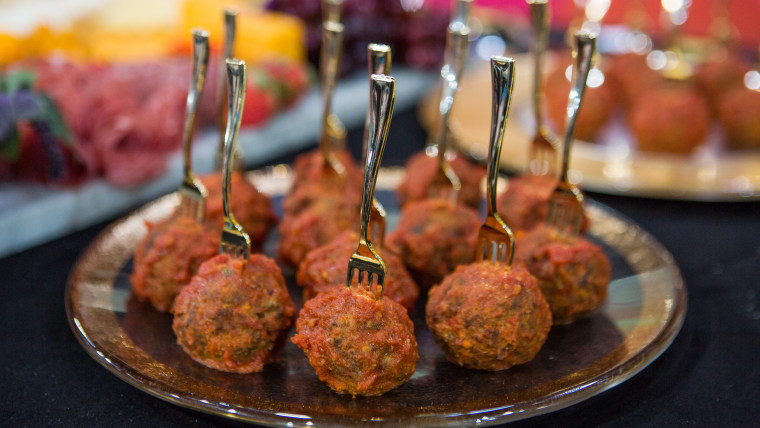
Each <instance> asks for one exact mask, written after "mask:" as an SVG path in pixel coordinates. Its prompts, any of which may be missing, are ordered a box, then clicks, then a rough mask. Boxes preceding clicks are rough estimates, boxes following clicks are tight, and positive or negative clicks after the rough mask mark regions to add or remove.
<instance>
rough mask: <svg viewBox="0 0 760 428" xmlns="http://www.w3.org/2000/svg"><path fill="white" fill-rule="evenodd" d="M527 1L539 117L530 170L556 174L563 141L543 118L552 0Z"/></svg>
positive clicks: (531, 151)
mask: <svg viewBox="0 0 760 428" xmlns="http://www.w3.org/2000/svg"><path fill="white" fill-rule="evenodd" d="M527 1H528V5H529V6H530V24H531V29H532V32H533V116H534V118H535V120H536V133H535V134H534V135H533V141H532V142H531V145H530V150H529V152H528V171H529V172H530V173H531V174H533V175H549V174H552V175H553V174H556V173H557V172H556V171H557V152H558V150H557V147H559V141H557V140H558V139H557V137H556V136H555V135H554V134H553V133H552V132H551V131H550V130H549V127H547V126H546V124H545V123H544V122H543V111H542V107H543V102H542V101H543V98H544V94H543V90H542V84H541V81H542V77H543V76H542V75H543V62H544V54H545V53H546V46H547V43H548V41H549V7H548V4H547V1H548V0H527Z"/></svg>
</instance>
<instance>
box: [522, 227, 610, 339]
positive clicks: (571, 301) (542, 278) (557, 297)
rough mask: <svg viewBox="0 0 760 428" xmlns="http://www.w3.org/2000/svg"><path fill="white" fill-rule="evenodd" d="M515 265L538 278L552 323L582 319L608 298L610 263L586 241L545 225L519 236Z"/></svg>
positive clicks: (597, 249) (594, 246)
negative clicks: (548, 307) (523, 267)
mask: <svg viewBox="0 0 760 428" xmlns="http://www.w3.org/2000/svg"><path fill="white" fill-rule="evenodd" d="M515 264H516V265H521V266H525V267H526V268H527V269H528V270H529V271H530V273H531V274H533V275H534V276H535V277H536V279H538V286H539V287H540V288H541V292H542V293H543V294H544V297H545V298H546V301H547V302H549V306H550V307H551V311H552V317H553V319H554V323H555V324H567V323H570V322H573V321H575V320H577V319H580V318H583V317H585V316H587V315H589V314H590V313H591V312H593V311H594V310H595V309H597V308H598V307H600V306H601V305H602V304H603V303H604V300H605V299H606V298H607V286H608V285H609V282H610V278H611V275H612V267H611V265H610V261H609V259H607V256H606V255H605V254H604V252H603V251H602V249H601V248H599V247H598V246H597V245H594V244H592V243H591V242H589V241H588V240H586V239H585V238H582V237H567V236H564V235H560V234H558V233H557V232H556V231H555V230H554V229H552V228H547V227H544V226H541V227H538V228H535V229H533V230H532V231H530V232H528V233H526V234H518V236H517V242H516V244H515Z"/></svg>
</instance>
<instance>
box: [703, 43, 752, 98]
mask: <svg viewBox="0 0 760 428" xmlns="http://www.w3.org/2000/svg"><path fill="white" fill-rule="evenodd" d="M750 69H752V65H751V64H750V63H748V62H747V61H745V60H744V59H742V58H740V57H738V56H736V55H728V56H725V57H722V58H714V59H711V60H710V61H707V62H705V63H702V64H700V66H699V67H698V68H697V71H696V73H695V74H694V85H695V86H696V87H697V89H699V90H700V91H702V93H704V95H705V97H707V100H708V101H709V102H710V105H711V106H712V107H713V108H714V109H715V110H717V109H718V105H719V103H720V99H721V97H722V95H723V94H724V93H726V92H728V91H730V90H731V89H733V88H736V87H737V86H741V85H743V84H744V75H745V74H746V73H747V72H748V71H749V70H750Z"/></svg>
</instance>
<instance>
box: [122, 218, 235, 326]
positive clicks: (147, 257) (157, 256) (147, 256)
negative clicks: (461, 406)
mask: <svg viewBox="0 0 760 428" xmlns="http://www.w3.org/2000/svg"><path fill="white" fill-rule="evenodd" d="M147 226H148V233H147V234H146V235H145V237H144V238H143V239H142V241H140V243H139V244H138V246H137V249H136V250H135V255H134V262H133V271H132V274H131V275H130V277H129V279H130V281H131V282H132V291H134V293H135V295H136V296H137V298H138V299H140V300H141V301H145V300H147V301H150V303H151V304H153V306H154V307H155V308H156V309H158V310H159V311H163V312H166V311H168V310H169V309H171V307H172V303H173V302H174V298H175V297H176V296H177V294H178V293H179V291H180V289H182V287H184V286H185V285H187V284H188V283H189V282H190V279H191V278H192V277H193V275H195V273H196V272H197V271H198V267H200V265H201V263H203V262H204V261H206V260H208V259H210V258H211V257H214V256H215V255H216V254H217V252H218V251H219V241H220V234H219V232H217V231H214V230H212V229H210V228H208V227H206V226H204V225H202V224H201V223H199V222H197V221H196V220H195V219H192V218H190V217H182V216H172V217H170V218H169V219H167V220H164V221H162V222H160V223H156V224H152V223H147Z"/></svg>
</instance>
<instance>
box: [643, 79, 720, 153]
mask: <svg viewBox="0 0 760 428" xmlns="http://www.w3.org/2000/svg"><path fill="white" fill-rule="evenodd" d="M645 98H646V102H640V103H637V104H636V105H635V106H634V107H633V109H632V110H631V111H630V114H629V117H628V119H629V126H630V128H631V131H632V132H633V134H634V136H635V137H636V142H635V144H636V148H637V149H639V150H645V151H650V152H667V153H689V152H691V151H692V150H693V149H694V148H695V147H696V146H698V145H699V144H700V143H702V141H704V139H705V137H707V132H708V131H709V130H710V124H711V118H710V110H709V108H708V107H707V101H705V99H704V97H702V95H700V94H699V93H698V92H696V91H695V90H693V89H691V88H689V87H687V86H682V85H667V86H662V87H660V88H659V89H658V90H656V91H649V92H647V93H646V95H645Z"/></svg>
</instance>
